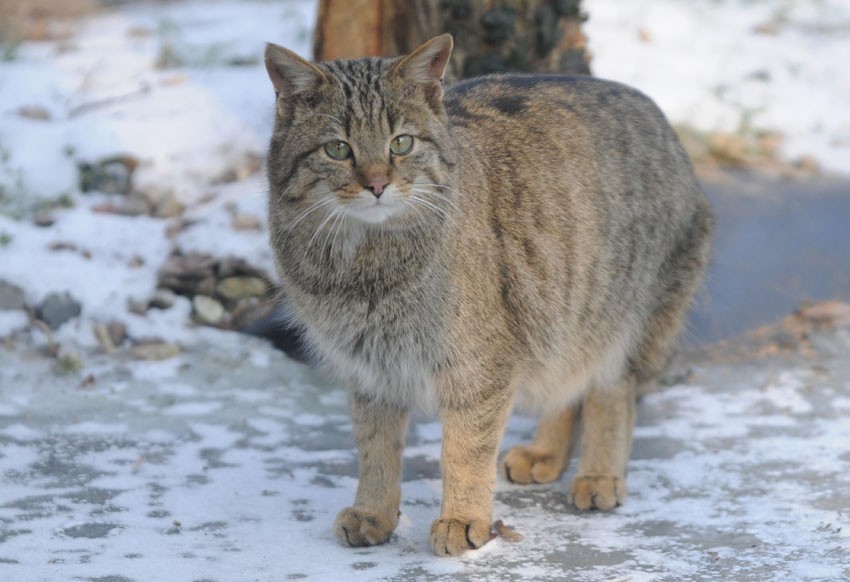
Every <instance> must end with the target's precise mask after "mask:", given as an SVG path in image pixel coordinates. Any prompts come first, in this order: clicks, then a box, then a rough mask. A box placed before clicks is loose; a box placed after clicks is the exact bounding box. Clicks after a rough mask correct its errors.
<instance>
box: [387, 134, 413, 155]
mask: <svg viewBox="0 0 850 582" xmlns="http://www.w3.org/2000/svg"><path fill="white" fill-rule="evenodd" d="M412 147H413V137H412V136H409V135H397V136H396V137H394V138H393V140H392V141H391V142H390V151H391V152H392V153H393V154H395V155H397V156H403V155H404V154H406V153H409V152H410V150H411V148H412Z"/></svg>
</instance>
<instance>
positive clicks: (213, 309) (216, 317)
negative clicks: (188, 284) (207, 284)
mask: <svg viewBox="0 0 850 582" xmlns="http://www.w3.org/2000/svg"><path fill="white" fill-rule="evenodd" d="M192 307H193V308H194V313H195V321H197V322H198V323H203V324H205V325H218V324H219V323H221V322H222V321H223V320H224V313H225V312H224V306H223V305H222V304H221V303H219V302H218V301H216V300H215V299H213V298H212V297H207V296H206V295H195V297H194V298H193V299H192Z"/></svg>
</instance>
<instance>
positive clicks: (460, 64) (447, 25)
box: [313, 0, 590, 79]
mask: <svg viewBox="0 0 850 582" xmlns="http://www.w3.org/2000/svg"><path fill="white" fill-rule="evenodd" d="M580 5H581V0H320V2H319V21H318V23H317V26H316V36H315V40H314V45H313V49H314V55H315V58H316V59H317V60H333V59H340V58H356V57H363V56H395V55H399V54H403V53H406V52H409V51H411V50H413V49H414V48H416V47H417V46H418V45H420V44H421V43H423V42H424V41H426V40H427V39H429V38H431V37H432V36H436V35H438V34H440V33H443V32H450V33H452V35H453V36H454V39H455V49H454V52H453V55H452V59H451V66H450V71H449V76H450V77H451V78H454V79H459V78H465V77H473V76H476V75H485V74H488V73H503V72H508V71H517V72H527V73H564V74H590V68H589V61H590V57H589V55H588V53H587V51H586V50H585V47H586V44H587V38H586V37H585V36H584V33H583V32H582V30H581V24H582V22H584V20H585V19H586V16H585V15H584V13H582V11H581V7H580Z"/></svg>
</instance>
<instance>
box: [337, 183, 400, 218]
mask: <svg viewBox="0 0 850 582" xmlns="http://www.w3.org/2000/svg"><path fill="white" fill-rule="evenodd" d="M343 204H344V206H345V212H346V214H348V215H349V216H352V217H354V218H357V219H359V220H362V221H363V222H366V223H369V224H381V223H383V222H386V221H387V220H389V219H391V218H393V217H395V216H398V215H400V214H401V213H402V211H403V210H404V209H405V207H406V205H405V204H404V201H403V199H402V195H401V193H400V192H399V191H398V189H397V188H396V187H395V186H392V185H390V186H388V187H387V188H386V189H385V190H384V191H383V193H382V194H381V196H380V197H376V196H375V195H374V194H373V193H372V192H371V191H370V190H367V189H363V190H362V191H361V192H359V193H358V194H357V195H356V196H354V197H353V198H350V199H348V200H347V201H345V202H344V203H343Z"/></svg>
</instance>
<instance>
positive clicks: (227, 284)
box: [216, 277, 268, 301]
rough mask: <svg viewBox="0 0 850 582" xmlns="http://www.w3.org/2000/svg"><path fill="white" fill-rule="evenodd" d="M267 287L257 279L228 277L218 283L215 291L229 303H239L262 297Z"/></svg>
mask: <svg viewBox="0 0 850 582" xmlns="http://www.w3.org/2000/svg"><path fill="white" fill-rule="evenodd" d="M267 290H268V285H266V282H265V281H263V280H262V279H259V278H257V277H228V278H226V279H222V280H221V281H219V283H218V285H217V286H216V291H217V292H218V294H219V295H221V296H222V297H224V298H225V299H229V300H230V301H239V300H240V299H246V298H248V297H263V296H264V295H265V294H266V291H267Z"/></svg>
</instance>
